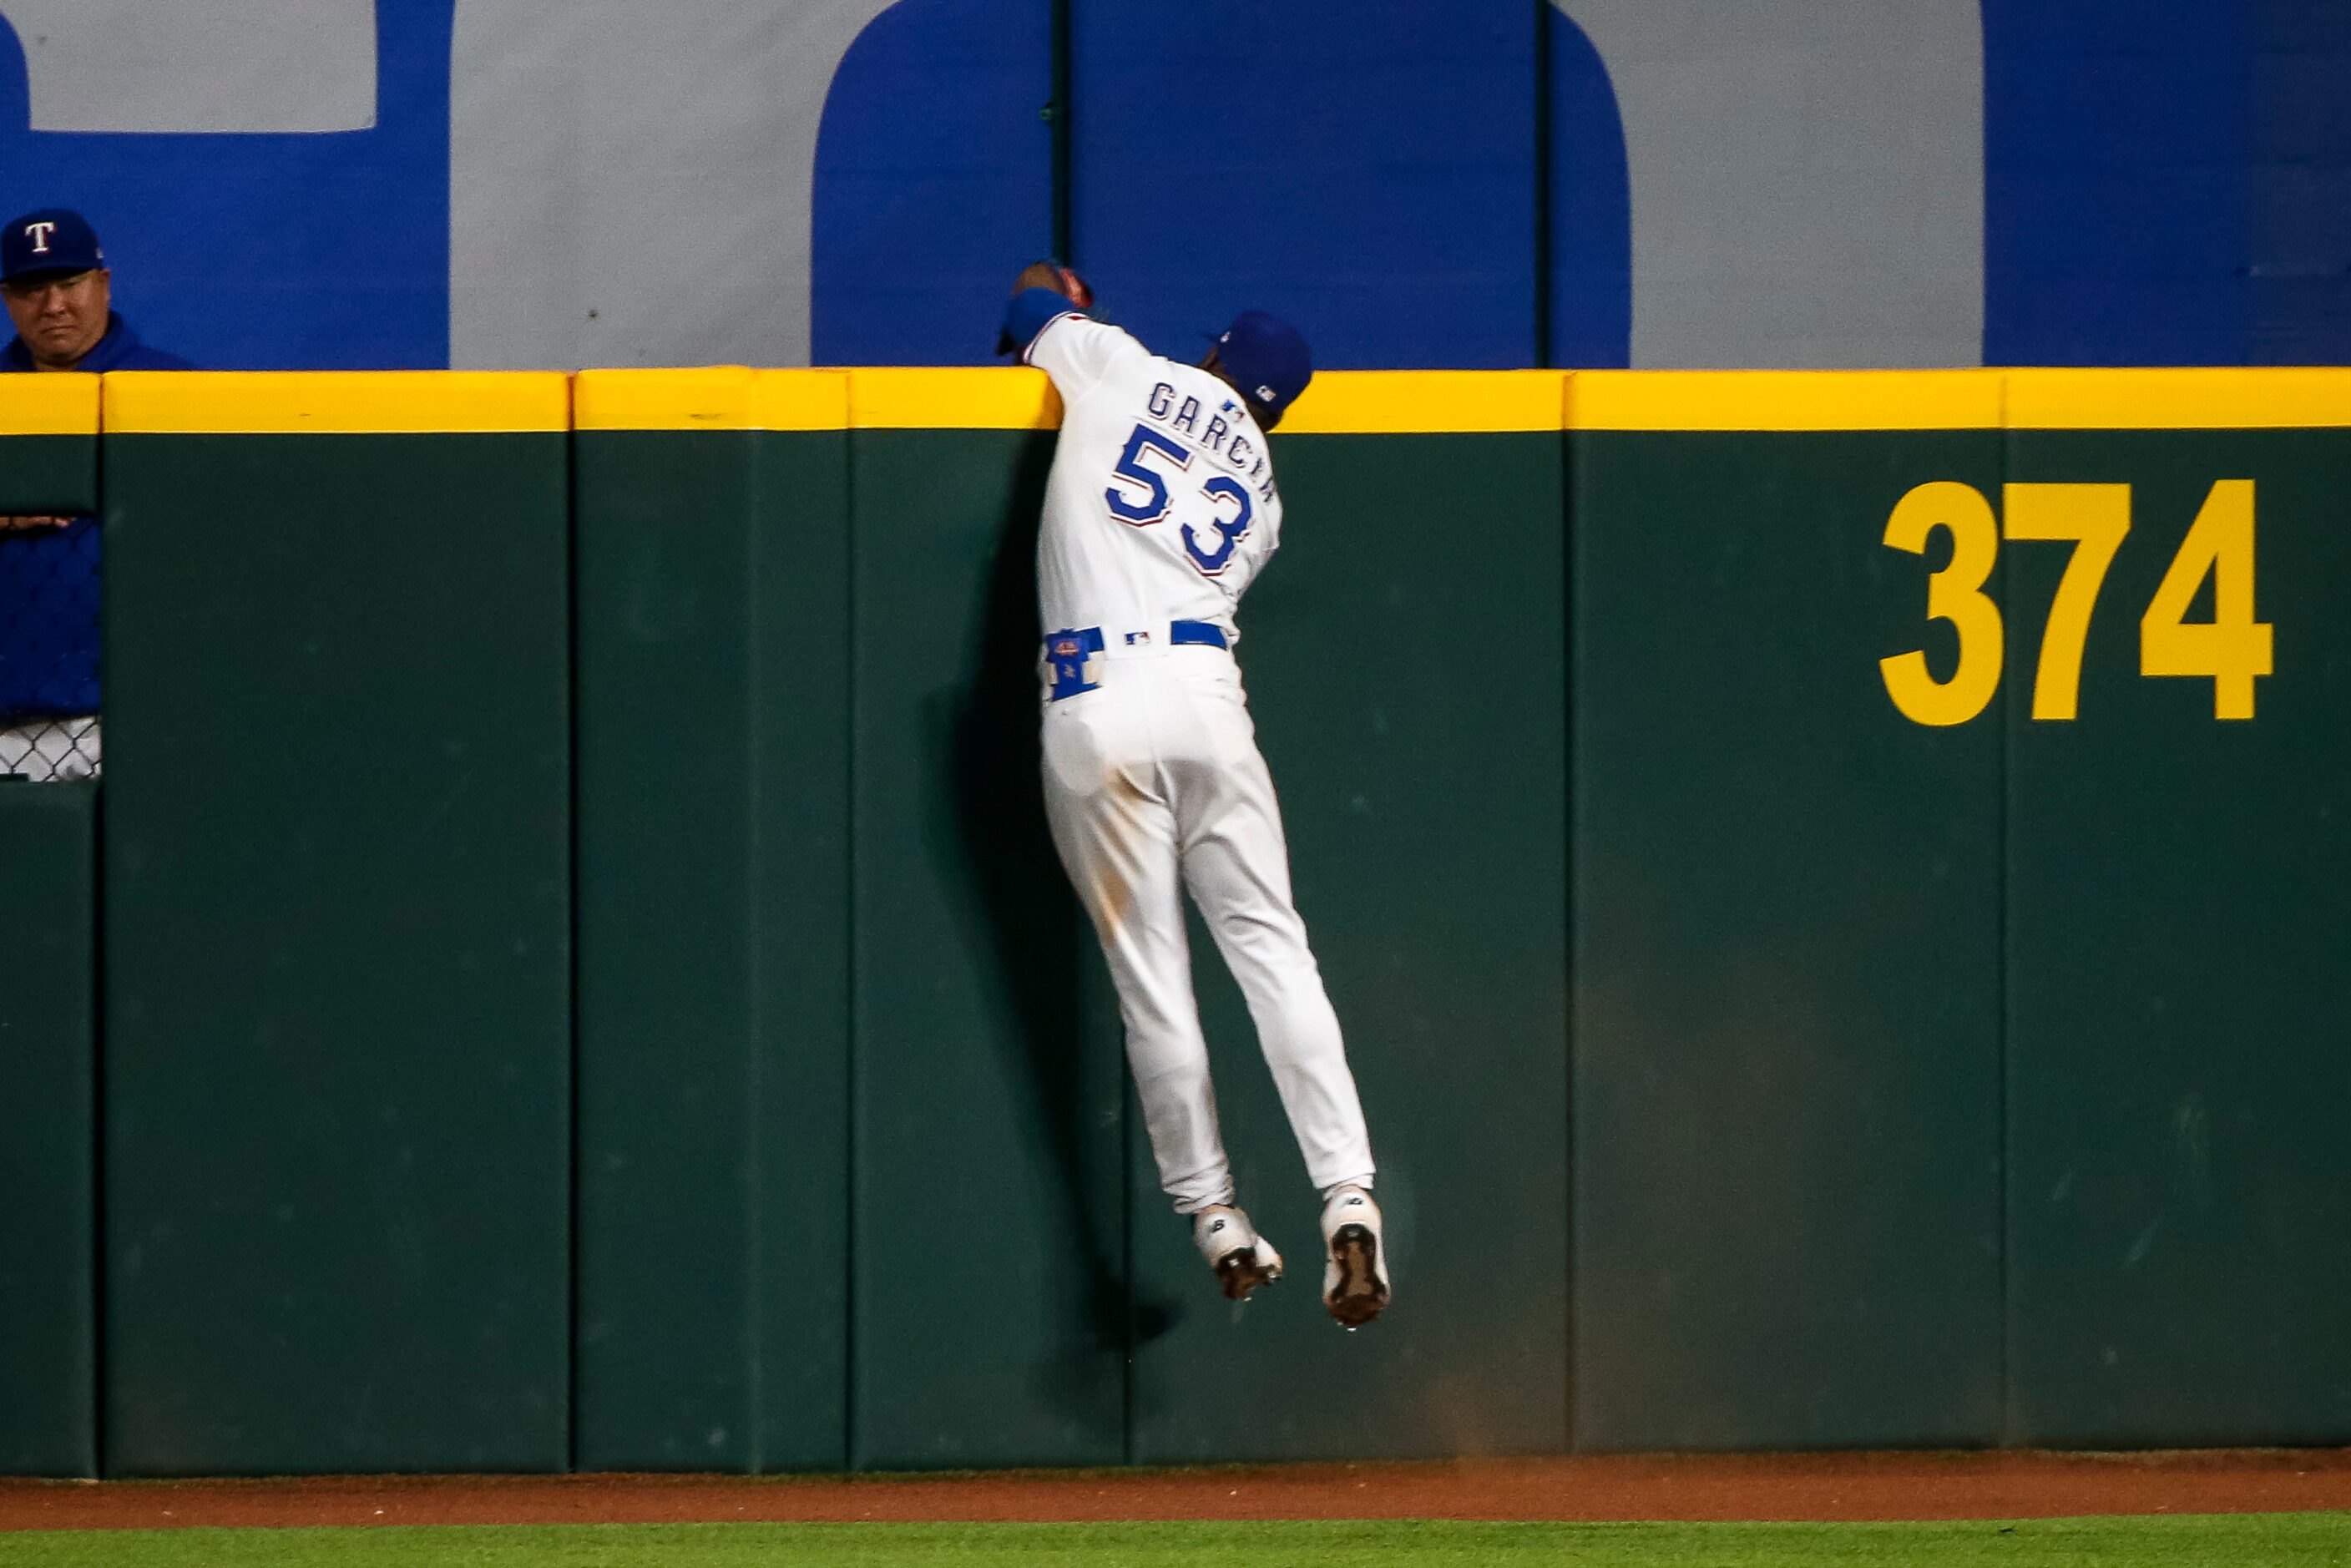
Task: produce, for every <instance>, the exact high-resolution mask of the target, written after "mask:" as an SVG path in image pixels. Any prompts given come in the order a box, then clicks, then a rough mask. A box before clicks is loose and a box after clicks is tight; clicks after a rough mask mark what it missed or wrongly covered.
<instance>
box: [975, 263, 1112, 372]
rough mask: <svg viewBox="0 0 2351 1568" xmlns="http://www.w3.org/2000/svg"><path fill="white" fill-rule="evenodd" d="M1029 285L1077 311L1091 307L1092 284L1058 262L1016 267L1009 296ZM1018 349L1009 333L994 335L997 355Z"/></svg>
mask: <svg viewBox="0 0 2351 1568" xmlns="http://www.w3.org/2000/svg"><path fill="white" fill-rule="evenodd" d="M1032 288H1042V289H1045V290H1047V291H1048V292H1050V293H1053V294H1058V295H1060V296H1061V298H1064V299H1066V300H1068V301H1069V302H1070V303H1071V304H1072V305H1074V306H1076V307H1077V308H1079V309H1081V310H1086V309H1091V308H1092V307H1093V302H1094V291H1093V287H1092V285H1090V284H1089V283H1087V282H1086V280H1085V279H1084V278H1082V277H1079V276H1078V274H1077V269H1076V268H1074V267H1063V266H1062V265H1061V263H1060V262H1058V261H1032V262H1030V263H1029V265H1028V266H1026V267H1022V268H1021V269H1020V276H1019V277H1016V278H1014V279H1013V280H1012V297H1013V298H1016V299H1017V298H1019V297H1020V296H1021V295H1023V294H1026V293H1028V292H1029V290H1030V289H1032ZM1019 351H1020V345H1019V343H1017V342H1015V341H1014V340H1013V339H1012V334H1011V333H1009V332H998V334H997V335H996V354H997V358H998V359H1002V358H1003V357H1004V356H1005V355H1007V354H1017V353H1019Z"/></svg>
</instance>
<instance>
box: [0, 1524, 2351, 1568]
mask: <svg viewBox="0 0 2351 1568" xmlns="http://www.w3.org/2000/svg"><path fill="white" fill-rule="evenodd" d="M1219 1562H1232V1563H1247V1564H1248V1565H1249V1568H1292V1565H1298V1568H1306V1565H1310V1564H1311V1565H1313V1568H1385V1565H1387V1564H1391V1563H1394V1564H1399V1565H1401V1564H1405V1563H1410V1564H1414V1565H1415V1568H1420V1565H1424V1564H1425V1565H1429V1568H1450V1565H1453V1564H1461V1565H1463V1568H1467V1565H1468V1564H1472V1563H1479V1564H1483V1563H1501V1564H1518V1563H1524V1564H1535V1563H1574V1564H1595V1565H1604V1568H1649V1565H1650V1564H1659V1565H1662V1564H1667V1563H1671V1564H1675V1565H1677V1568H1705V1565H1716V1564H1719V1565H1721V1568H1750V1565H1752V1568H1799V1565H1805V1568H1809V1565H1811V1564H1814V1563H1826V1564H1834V1563H1872V1564H1876V1563H1899V1564H1903V1565H1905V1568H1909V1565H1913V1564H1917V1565H1920V1568H1967V1565H1970V1564H1975V1563H1997V1564H2003V1565H2009V1568H2017V1565H2026V1564H2030V1565H2035V1568H2037V1565H2040V1564H2049V1565H2051V1568H2056V1565H2059V1564H2062V1565H2064V1568H2105V1565H2106V1564H2113V1565H2116V1568H2171V1565H2173V1564H2179V1565H2180V1568H2189V1565H2193V1568H2215V1565H2221V1568H2225V1565H2228V1564H2232V1563H2243V1564H2247V1565H2248V1568H2250V1565H2252V1564H2257V1563H2258V1564H2263V1565H2266V1564H2272V1563H2276V1564H2290V1565H2300V1564H2317V1563H2337V1564H2351V1514H2337V1513H2268V1514H2258V1513H2237V1514H2210V1515H2200V1516H2191V1517H2180V1518H2156V1519H2145V1518H2134V1519H2063V1520H2027V1521H2020V1522H2016V1523H2011V1524H2002V1523H1998V1522H1981V1523H1979V1522H1974V1521H1969V1522H1964V1523H1935V1524H1477V1523H1455V1522H1447V1521H1397V1522H1378V1521H1370V1522H1364V1521H1348V1522H1343V1523H1320V1522H1312V1521H1288V1522H1281V1523H1270V1524H1237V1523H1226V1522H1217V1523H1176V1524H632V1525H622V1524H607V1525H447V1526H439V1527H427V1528H411V1527H404V1526H392V1527H377V1528H371V1529H357V1530H136V1531H30V1532H26V1533H22V1534H0V1563H5V1564H7V1568H84V1565H90V1568H98V1565H101V1564H102V1565H103V1568H183V1565H185V1568H198V1565H205V1568H209V1565H211V1564H223V1563H235V1564H246V1563H251V1564H256V1565H264V1568H280V1565H283V1568H344V1565H346V1564H348V1565H350V1568H380V1565H381V1568H392V1565H397V1568H541V1565H546V1568H755V1565H756V1568H831V1565H833V1564H841V1565H843V1568H867V1565H874V1568H879V1565H881V1564H884V1563H893V1564H894V1563H907V1564H913V1565H915V1568H925V1565H930V1564H956V1565H958V1568H993V1565H996V1564H1004V1565H1006V1568H1012V1565H1015V1564H1019V1565H1036V1564H1043V1565H1046V1568H1058V1565H1067V1568H1096V1565H1101V1568H1111V1565H1113V1564H1115V1565H1117V1568H1162V1565H1163V1564H1164V1565H1165V1568H1175V1565H1177V1564H1195V1563H1219Z"/></svg>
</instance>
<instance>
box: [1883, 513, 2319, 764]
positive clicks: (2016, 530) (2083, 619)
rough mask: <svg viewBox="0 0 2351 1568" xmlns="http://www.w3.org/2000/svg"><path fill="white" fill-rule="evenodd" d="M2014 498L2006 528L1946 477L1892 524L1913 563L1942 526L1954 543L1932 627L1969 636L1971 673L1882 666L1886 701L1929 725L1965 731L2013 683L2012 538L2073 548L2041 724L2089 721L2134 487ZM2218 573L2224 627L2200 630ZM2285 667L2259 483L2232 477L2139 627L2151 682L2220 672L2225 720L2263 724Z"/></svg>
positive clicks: (2044, 655)
mask: <svg viewBox="0 0 2351 1568" xmlns="http://www.w3.org/2000/svg"><path fill="white" fill-rule="evenodd" d="M2001 508H2002V510H2003V511H2004V512H2005V513H2006V518H2005V521H2004V523H1995V521H1994V520H1993V517H1992V509H1991V502H1990V501H1988V500H1986V499H1985V498H1984V496H1983V493H1982V492H1981V491H1980V490H1977V489H1976V488H1975V487H1974V486H1969V485H1961V484H1958V483H1955V482H1953V481H1950V480H1947V479H1946V480H1937V481H1935V482H1933V483H1931V484H1926V485H1921V486H1917V488H1916V489H1914V490H1912V491H1910V493H1909V494H1907V495H1906V496H1904V497H1902V499H1901V500H1900V501H1899V502H1897V503H1896V505H1895V507H1894V512H1893V515H1892V516H1891V517H1887V518H1886V546H1887V547H1888V548H1889V549H1898V550H1904V551H1907V552H1908V553H1910V554H1912V555H1921V554H1924V553H1925V552H1926V548H1927V541H1928V538H1929V536H1930V535H1931V534H1932V533H1933V532H1934V530H1935V529H1937V528H1941V529H1943V530H1944V531H1946V532H1948V533H1949V535H1950V536H1951V562H1950V564H1949V566H1947V567H1945V568H1944V569H1943V570H1940V571H1938V572H1936V573H1934V574H1933V575H1931V576H1930V577H1928V580H1927V618H1928V620H1930V621H1937V620H1940V621H1949V622H1951V624H1952V625H1953V627H1955V628H1956V629H1957V630H1958V632H1959V666H1958V668H1957V669H1955V670H1954V671H1953V672H1952V674H1951V677H1950V679H1949V680H1947V681H1937V680H1936V679H1935V678H1934V677H1933V675H1932V674H1931V673H1929V671H1928V667H1927V655H1926V653H1924V652H1923V651H1919V650H1913V651H1912V652H1910V653H1897V654H1896V655H1894V656H1893V657H1892V658H1888V659H1881V660H1879V661H1878V672H1879V674H1880V675H1882V676H1883V677H1884V679H1885V682H1886V695H1888V696H1890V697H1892V698H1893V699H1894V706H1895V707H1896V708H1897V709H1899V710H1900V711H1901V713H1902V715H1903V716H1904V717H1906V718H1908V719H1910V720H1912V721H1913V722H1915V723H1918V724H1927V725H1937V726H1947V725H1955V724H1965V723H1967V722H1968V720H1970V719H1971V718H1973V717H1975V716H1977V715H1978V714H1980V713H1981V712H1983V710H1984V708H1985V707H1986V706H1989V705H1990V704H1991V699H1992V694H1993V693H1994V692H1996V691H1997V690H1998V689H1999V687H2000V675H2001V664H2002V663H2003V661H2004V658H2005V649H2004V648H2003V646H2002V642H2003V628H2002V625H2001V614H2000V607H1999V605H1998V604H1996V603H1995V602H1993V601H1992V598H1991V595H1990V594H1989V593H1987V592H1985V591H1984V585H1985V584H1986V583H1988V582H1990V581H1991V572H1992V567H1993V566H1994V564H1995V563H1996V561H1997V559H1998V557H1999V551H2000V540H2001V538H2002V537H2005V538H2010V539H2024V540H2056V541H2064V540H2071V541H2073V544H2074V552H2073V555H2072V557H2071V558H2070V559H2068V560H2067V561H2066V563H2065V575H2064V577H2063V578H2062V579H2061V580H2059V581H2058V584H2057V596H2056V598H2055V599H2054V600H2053V601H2052V602H2051V604H2050V606H2049V622H2048V624H2047V626H2046V627H2045V628H2043V632H2042V636H2041V657H2040V660H2039V662H2038V664H2036V666H2035V668H2034V671H2033V677H2032V716H2033V717H2034V718H2036V719H2055V720H2065V719H2071V718H2073V717H2074V716H2075V714H2076V713H2077V712H2078V711H2079V708H2080V702H2081V692H2082V652H2083V649H2084V648H2085V646H2086V645H2087V643H2088V642H2089V636H2090V620H2091V616H2092V614H2093V612H2095V610H2096V608H2097V603H2098V590H2099V589H2100V588H2101V587H2103V586H2104V585H2105V580H2106V570H2107V568H2109V567H2111V566H2112V565H2113V564H2114V560H2115V556H2116V552H2118V551H2119V550H2120V549H2122V544H2123V540H2124V538H2126V537H2127V536H2128V535H2129V533H2130V526H2131V524H2130V510H2131V507H2130V486H2127V485H2008V486H2002V488H2001ZM2208 576H2209V577H2210V578H2211V579H2212V619H2211V620H2210V621H2201V622H2191V621H2189V620H2188V619H2187V615H2188V607H2189V604H2190V603H2192V602H2193V601H2194V600H2195V598H2196V592H2197V590H2198V589H2199V587H2200V586H2202V584H2203V582H2204V580H2205V579H2206V578H2207V577H2208ZM2273 663H2274V633H2273V628H2271V627H2270V626H2268V625H2267V624H2264V623H2262V622H2256V621H2255V620H2254V619H2253V482H2252V480H2250V479H2222V480H2220V481H2219V482H2218V483H2216V484H2215V485H2214V486H2212V489H2211V493H2210V495H2208V496H2206V497H2205V498H2204V505H2203V507H2202V509H2200V510H2199V512H2198V513H2197V514H2196V523H2195V526H2194V527H2193V528H2189V530H2188V537H2187V538H2185V539H2183V540H2181V541H2180V546H2179V553H2178V554H2177V555H2175V556H2174V557H2173V558H2172V560H2171V566H2170V569H2169V570H2167V571H2166V572H2165V573H2164V575H2163V582H2162V584H2161V586H2159V587H2158V588H2157V590H2156V591H2155V598H2154V600H2153V601H2151V602H2150V603H2149V604H2148V605H2147V613H2146V614H2145V615H2143V616H2141V617H2140V618H2139V674H2142V675H2193V676H2209V677H2210V679H2211V681H2212V716H2213V717H2215V718H2220V719H2249V718H2251V717H2252V716H2253V680H2254V678H2255V677H2256V676H2259V675H2266V674H2270V673H2271V672H2272V669H2273Z"/></svg>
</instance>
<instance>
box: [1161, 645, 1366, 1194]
mask: <svg viewBox="0 0 2351 1568" xmlns="http://www.w3.org/2000/svg"><path fill="white" fill-rule="evenodd" d="M1203 706H1204V707H1205V708H1206V709H1207V716H1208V717H1209V721H1210V722H1211V723H1212V724H1214V725H1216V726H1217V728H1218V729H1219V730H1221V731H1222V732H1223V733H1221V734H1220V735H1219V736H1218V737H1217V747H1216V755H1215V757H1214V758H1213V762H1212V763H1209V762H1206V761H1203V762H1194V763H1190V764H1187V765H1186V769H1185V775H1184V779H1183V782H1182V787H1181V788H1180V789H1179V790H1178V796H1179V799H1181V800H1183V802H1184V805H1185V810H1184V812H1183V815H1182V820H1181V821H1180V822H1179V827H1180V829H1181V831H1182V833H1183V840H1184V882H1185V885H1186V888H1188V889H1189V890H1190V892H1191V894H1192V899H1193V902H1194V903H1196V904H1198V905H1199V907H1200V914H1201V915H1202V917H1203V918H1204V919H1205V920H1206V921H1207V926H1208V930H1209V933H1210V934H1211V935H1212V936H1214V937H1215V938H1216V942H1217V951H1219V952H1220V953H1222V954H1223V955H1224V959H1225V963H1226V966H1227V967H1229V968H1230V969H1231V970H1232V972H1233V977H1234V979H1235V980H1237V981H1238V982H1239V985H1240V988H1241V994H1242V996H1243V997H1244V998H1247V1000H1248V1002H1249V1017H1250V1019H1251V1020H1252V1021H1254V1022H1255V1023H1256V1025H1257V1032H1258V1042H1259V1046H1260V1047H1261V1048H1262V1050H1263V1051H1264V1052H1265V1058H1266V1062H1267V1065H1268V1066H1270V1068H1271V1069H1272V1071H1273V1079H1274V1085H1275V1087H1276V1088H1277V1089H1278V1090H1279V1091H1280V1094H1281V1104H1282V1109H1283V1110H1284V1111H1285V1112H1287V1113H1288V1114H1289V1117H1290V1130H1291V1131H1292V1132H1293V1133H1294V1134H1296V1135H1297V1138H1298V1145H1299V1149H1300V1151H1301V1153H1303V1154H1304V1155H1305V1156H1306V1171H1307V1175H1308V1176H1309V1177H1310V1178H1311V1180H1312V1181H1313V1183H1314V1185H1315V1186H1316V1187H1317V1188H1319V1189H1321V1190H1322V1191H1323V1192H1324V1193H1326V1194H1328V1193H1329V1192H1331V1191H1332V1190H1333V1189H1334V1188H1336V1187H1338V1186H1342V1185H1344V1184H1348V1183H1353V1184H1354V1185H1355V1186H1360V1187H1363V1188H1364V1189H1366V1190H1368V1189H1369V1188H1370V1186H1371V1183H1372V1173H1373V1165H1372V1146H1371V1138H1370V1135H1369V1134H1368V1133H1367V1132H1366V1131H1365V1129H1364V1107H1363V1102H1362V1100H1361V1099H1360V1098H1359V1097H1358V1095H1357V1094H1356V1092H1355V1077H1354V1074H1353V1072H1352V1071H1349V1069H1348V1066H1347V1051H1346V1046H1345V1043H1344V1041H1343V1040H1342V1039H1341V1036H1340V1032H1339V1018H1338V1014H1337V1013H1336V1012H1334V1011H1333V1010H1332V1007H1331V998H1330V995H1329V993H1328V992H1326V991H1325V990H1324V989H1323V986H1322V968H1321V967H1320V966H1318V965H1317V964H1316V963H1315V961H1314V954H1313V951H1312V949H1311V948H1310V947H1309V946H1308V945H1307V940H1306V922H1305V921H1304V920H1303V919H1301V918H1300V916H1299V914H1298V909H1297V906H1296V904H1294V903H1293V902H1292V900H1291V896H1290V852H1289V846H1288V845H1287V844H1286V843H1285V842H1284V841H1283V838H1282V831H1281V810H1280V806H1279V804H1277V802H1276V801H1275V800H1274V794H1273V780H1272V779H1271V777H1270V775H1269V774H1268V773H1267V771H1266V767H1265V760H1264V758H1262V757H1260V756H1259V754H1258V750H1257V746H1256V742H1255V740H1254V738H1253V737H1252V735H1251V733H1250V731H1249V718H1248V714H1247V711H1246V710H1245V709H1243V708H1240V707H1239V706H1238V692H1237V691H1236V693H1235V695H1234V699H1233V702H1232V706H1231V709H1230V711H1219V709H1220V708H1221V707H1222V706H1223V705H1222V704H1221V702H1220V701H1219V700H1218V699H1217V698H1216V697H1213V696H1212V697H1210V698H1209V700H1208V702H1207V703H1204V705H1203Z"/></svg>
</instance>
